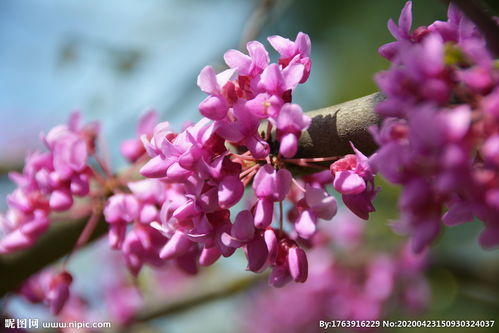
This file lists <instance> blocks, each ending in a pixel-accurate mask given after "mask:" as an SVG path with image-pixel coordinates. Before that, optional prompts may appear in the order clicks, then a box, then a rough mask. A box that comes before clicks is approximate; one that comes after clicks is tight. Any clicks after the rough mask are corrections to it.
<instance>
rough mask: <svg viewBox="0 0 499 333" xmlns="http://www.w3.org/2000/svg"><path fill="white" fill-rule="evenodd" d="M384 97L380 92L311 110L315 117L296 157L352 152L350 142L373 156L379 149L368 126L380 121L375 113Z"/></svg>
mask: <svg viewBox="0 0 499 333" xmlns="http://www.w3.org/2000/svg"><path fill="white" fill-rule="evenodd" d="M384 99H385V97H384V96H383V95H382V94H381V93H379V92H377V93H374V94H371V95H368V96H364V97H361V98H357V99H354V100H351V101H348V102H345V103H341V104H338V105H333V106H329V107H326V108H323V109H319V110H315V111H309V112H306V114H307V115H308V116H309V117H311V118H312V123H311V125H310V127H309V129H308V130H307V131H305V132H304V133H302V135H301V137H300V141H299V148H298V153H297V156H296V157H326V156H339V155H345V154H349V153H352V147H351V146H350V141H351V142H352V143H353V144H354V145H355V147H357V148H358V149H359V150H360V151H361V152H362V153H364V154H366V155H370V154H372V153H374V152H375V151H376V149H377V145H376V143H375V142H374V139H373V137H372V136H371V134H370V133H369V131H368V128H369V126H371V125H375V124H378V123H379V121H380V118H379V117H378V115H377V114H376V113H375V112H374V107H375V105H376V104H377V103H379V102H381V101H382V100H384Z"/></svg>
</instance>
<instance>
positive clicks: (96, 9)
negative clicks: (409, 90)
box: [0, 0, 499, 332]
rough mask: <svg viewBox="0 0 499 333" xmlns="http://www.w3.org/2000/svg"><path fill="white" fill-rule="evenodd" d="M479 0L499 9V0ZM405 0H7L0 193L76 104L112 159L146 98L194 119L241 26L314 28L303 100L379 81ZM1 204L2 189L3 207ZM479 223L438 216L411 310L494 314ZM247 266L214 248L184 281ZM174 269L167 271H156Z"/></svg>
mask: <svg viewBox="0 0 499 333" xmlns="http://www.w3.org/2000/svg"><path fill="white" fill-rule="evenodd" d="M488 3H489V4H490V5H491V6H495V11H496V13H497V10H498V8H497V6H498V5H497V3H495V2H494V1H488ZM403 5H404V1H401V0H378V1H369V0H355V1H327V0H314V1H298V0H294V1H293V0H261V1H259V0H254V1H243V0H211V1H201V0H184V1H179V0H178V1H173V0H172V1H167V0H163V1H162V0H150V1H140V0H108V1H97V0H93V1H88V0H87V1H76V0H31V1H29V0H2V1H0V45H2V47H1V48H0V194H1V195H2V198H3V197H5V194H6V193H8V192H10V191H11V190H12V188H13V185H12V184H11V183H10V182H9V181H8V179H7V177H6V170H10V169H19V168H21V167H22V161H23V158H24V154H25V153H26V151H27V150H29V149H32V148H34V147H38V146H39V140H38V138H39V133H40V132H43V131H45V132H46V131H47V130H48V129H50V128H51V127H52V126H54V125H56V124H59V123H62V122H65V120H66V119H67V117H68V115H69V113H70V112H71V111H72V110H75V109H79V110H81V111H82V114H83V116H84V119H85V120H86V121H89V120H99V121H100V122H101V125H102V136H103V137H104V138H105V145H106V146H108V150H109V153H110V155H111V160H112V165H113V168H114V169H115V170H118V169H119V168H121V167H123V166H124V165H125V162H124V160H123V159H122V158H121V157H120V155H119V150H118V149H117V147H118V145H119V143H120V142H121V141H122V140H123V139H125V138H129V137H133V136H134V135H135V126H136V125H135V124H136V121H137V119H138V117H139V116H140V114H141V113H142V112H143V111H144V110H146V109H148V108H151V107H153V108H155V109H156V110H158V112H159V113H160V115H161V120H168V121H169V122H171V123H172V125H173V127H175V128H177V129H180V127H181V126H182V124H183V123H184V122H185V121H187V120H197V119H199V118H200V116H199V114H198V111H197V105H198V104H199V102H200V101H201V100H202V99H203V98H204V94H203V93H202V92H201V91H199V89H198V88H197V86H196V78H197V75H198V73H199V71H200V70H201V68H203V67H204V66H205V65H208V64H210V65H213V66H215V67H216V68H218V69H222V68H223V53H224V52H225V51H226V50H228V49H230V48H240V49H242V50H244V43H245V41H247V40H248V38H251V39H257V40H259V41H261V42H263V43H264V44H265V45H266V46H267V47H268V49H269V52H270V53H271V54H272V51H271V48H270V46H269V44H268V43H267V42H266V37H267V36H269V35H274V34H278V35H282V36H284V37H288V38H290V39H294V38H295V36H296V33H297V32H299V31H303V32H306V33H308V34H309V35H310V37H311V40H312V62H313V66H312V74H311V76H310V79H309V81H308V82H307V83H306V84H305V85H303V86H301V87H299V88H298V89H297V91H296V93H295V95H294V101H295V102H296V103H299V104H301V106H302V107H303V109H304V110H312V109H316V108H320V107H324V106H328V105H332V104H337V103H340V102H343V101H346V100H349V99H353V98H357V97H361V96H364V95H367V94H370V93H372V92H375V91H376V90H377V89H376V86H375V84H374V83H373V80H372V77H373V75H374V74H375V73H376V72H377V71H380V70H383V69H386V68H387V67H388V62H387V61H385V60H384V59H382V58H381V57H380V56H379V55H378V54H377V48H378V47H379V46H381V45H382V44H384V43H386V42H389V41H391V40H393V37H392V36H391V35H390V34H389V32H388V30H387V28H386V22H387V21H388V19H389V18H394V19H398V16H399V13H400V10H401V8H402V7H403ZM413 16H414V22H413V27H417V26H420V25H428V24H430V23H431V22H433V21H435V20H437V19H445V18H446V5H445V4H444V3H443V2H440V1H434V0H433V1H432V0H415V1H414V4H413ZM241 45H243V46H241ZM244 51H245V50H244ZM272 55H273V56H274V58H273V59H274V60H275V58H276V57H275V54H272ZM397 191H398V190H397V189H396V188H390V187H389V186H384V187H383V191H382V192H381V194H380V195H379V197H378V199H377V205H376V207H377V209H378V213H376V214H375V215H374V216H373V219H372V220H370V221H369V222H368V223H367V224H366V226H365V228H366V230H365V233H366V241H368V242H370V246H371V247H372V248H379V249H383V248H386V247H387V246H389V245H387V244H390V242H400V240H401V239H403V238H402V237H401V236H398V235H395V234H394V233H393V232H392V231H391V229H390V228H389V226H388V223H389V221H390V220H392V219H396V217H397V215H396V214H397V213H396V207H395V204H394V203H395V202H396V198H397V193H398V192H397ZM5 207H6V204H5V201H4V200H3V199H2V201H1V202H0V208H1V210H4V209H5ZM333 223H334V222H333ZM480 229H481V223H470V224H466V225H462V226H458V227H455V228H447V230H446V232H445V234H444V235H443V236H442V237H441V239H440V240H439V242H438V244H437V245H436V246H435V247H434V248H433V249H432V253H431V260H430V266H429V268H428V270H427V277H428V278H429V281H430V286H431V295H432V296H431V300H430V303H429V305H428V307H427V309H426V311H424V312H423V313H422V314H419V315H418V316H417V317H416V318H429V319H447V318H448V319H499V318H498V314H499V285H498V284H497V281H498V279H497V278H498V277H499V264H498V263H499V260H498V259H499V251H497V250H495V251H485V250H482V249H481V248H479V246H478V245H477V235H478V233H479V231H480ZM99 246H100V245H98V244H96V245H95V246H92V247H89V248H88V249H86V250H85V251H84V252H83V253H82V254H81V255H80V257H79V258H78V260H77V261H75V262H73V263H72V264H73V265H74V266H75V267H73V269H74V270H77V271H78V272H81V273H76V272H75V274H74V275H77V276H78V279H77V281H76V284H75V288H76V289H79V290H80V292H81V293H83V294H86V295H87V297H88V298H89V299H90V300H92V299H93V301H94V303H96V304H97V306H96V309H97V310H96V311H98V309H99V306H98V304H99V297H100V294H99V293H100V291H99V289H98V288H97V287H96V286H95V285H94V283H93V282H94V281H96V280H99V279H100V278H102V277H101V276H100V275H101V274H100V273H101V272H99V271H98V270H96V268H95V267H94V266H93V265H92V264H91V263H92V261H93V260H94V257H95V254H96V253H97V252H98V251H99V250H98V248H99ZM244 267H245V262H244V257H243V255H242V254H240V255H239V256H236V257H233V258H230V259H228V260H227V259H226V260H222V261H221V263H220V264H217V265H215V266H214V267H211V268H209V269H204V270H202V271H201V274H200V275H199V276H198V277H196V278H194V279H191V280H189V281H187V282H185V284H186V285H184V287H183V289H182V288H180V289H181V290H183V291H185V293H186V294H189V293H195V291H196V290H195V289H197V288H204V287H205V286H213V285H217V284H222V283H225V282H224V281H226V280H227V281H228V280H231V279H233V278H234V277H238V276H241V274H242V275H244V276H246V274H243V273H244ZM0 274H1V273H0ZM147 274H148V272H146V273H145V275H147ZM177 278H178V277H176V276H175V275H173V277H168V278H166V280H165V284H168V283H169V282H168V281H176V279H177ZM181 279H185V278H181ZM175 283H176V282H175ZM175 283H174V285H175V286H176V284H175ZM182 283H184V282H182ZM160 287H161V286H160ZM177 296H178V295H177ZM183 296H185V295H182V297H183ZM164 297H169V296H168V293H166V294H165V296H164ZM247 297H248V296H247V294H245V293H242V294H237V295H235V296H231V297H228V298H224V299H222V300H217V301H212V302H208V303H206V304H204V305H202V306H198V307H195V308H193V309H191V310H185V311H181V312H178V313H176V314H174V315H171V316H167V317H164V318H161V319H155V320H153V321H151V322H149V323H147V324H144V325H142V326H141V329H142V330H144V331H151V332H153V331H158V332H191V331H197V332H199V331H201V332H234V331H238V329H237V327H238V325H239V324H238V323H239V322H240V320H241V312H240V311H238V310H241V309H242V308H243V307H244V306H243V304H247V300H246V298H247ZM0 306H3V304H2V303H0ZM9 310H10V311H11V313H12V314H15V315H16V316H22V315H25V316H26V315H27V314H30V315H32V314H36V315H38V316H40V317H42V316H44V314H43V309H40V308H36V307H32V306H28V305H27V304H25V303H23V302H22V301H13V302H10V303H9ZM33 316H34V315H33ZM410 318H412V317H410ZM325 319H327V318H325ZM395 319H404V318H401V317H400V316H398V317H395ZM276 320H279V319H278V318H277V319H276ZM496 324H497V323H496ZM405 331H407V330H405Z"/></svg>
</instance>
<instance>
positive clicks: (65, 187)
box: [0, 113, 98, 253]
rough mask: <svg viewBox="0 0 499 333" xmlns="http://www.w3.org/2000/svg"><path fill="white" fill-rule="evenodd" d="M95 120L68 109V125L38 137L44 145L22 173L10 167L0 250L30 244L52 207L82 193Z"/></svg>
mask: <svg viewBox="0 0 499 333" xmlns="http://www.w3.org/2000/svg"><path fill="white" fill-rule="evenodd" d="M97 134H98V126H97V124H95V123H91V124H88V125H86V126H81V125H80V116H79V114H78V113H73V114H72V115H71V118H70V120H69V123H68V124H67V125H59V126H56V127H54V128H53V129H52V130H50V132H49V133H48V134H47V135H45V136H43V137H42V140H43V143H44V144H45V146H46V148H47V149H48V151H46V152H39V151H35V152H32V153H30V154H29V155H28V156H27V158H26V161H25V166H24V170H23V173H22V174H21V173H17V172H11V173H10V174H9V176H10V178H11V179H12V180H13V181H14V182H15V183H16V185H17V188H16V189H15V190H14V191H13V192H12V193H11V194H10V195H8V197H7V203H8V205H9V210H8V211H7V213H6V214H5V215H0V228H1V230H2V231H3V233H4V237H3V238H2V239H1V240H0V253H10V252H13V251H16V250H18V249H23V248H26V247H29V246H31V245H33V244H34V242H35V241H36V240H37V238H38V237H39V236H40V235H41V234H42V233H43V232H44V231H45V230H46V229H47V228H48V226H49V223H50V219H49V214H50V213H51V212H62V211H66V210H68V209H69V208H71V206H72V205H73V201H74V196H80V197H83V196H87V195H88V194H89V191H90V180H91V178H92V177H93V174H94V173H93V171H92V170H91V168H90V167H89V165H88V158H89V156H91V155H92V154H93V153H94V150H95V145H94V142H95V138H96V136H97Z"/></svg>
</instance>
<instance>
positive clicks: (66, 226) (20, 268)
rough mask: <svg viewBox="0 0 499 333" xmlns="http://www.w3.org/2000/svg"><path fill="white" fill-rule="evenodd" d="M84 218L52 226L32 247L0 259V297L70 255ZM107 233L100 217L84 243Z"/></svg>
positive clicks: (85, 221)
mask: <svg viewBox="0 0 499 333" xmlns="http://www.w3.org/2000/svg"><path fill="white" fill-rule="evenodd" d="M87 221H88V217H84V218H81V219H78V220H73V221H60V222H57V223H54V224H53V225H52V226H51V227H50V229H49V230H48V231H47V232H46V233H45V234H43V235H42V236H41V237H40V239H38V241H37V242H36V244H35V245H33V246H32V247H30V248H28V249H26V250H22V251H17V252H15V253H12V254H7V255H2V256H0V297H2V296H4V295H5V294H6V293H7V292H9V291H12V290H16V289H17V288H18V287H19V286H20V284H21V283H22V282H23V281H24V280H26V279H27V278H29V277H30V276H31V275H33V274H35V273H36V272H38V271H40V270H41V269H43V268H44V267H46V266H48V265H49V264H51V263H53V262H55V261H56V260H57V259H60V258H61V257H63V256H64V255H66V254H68V253H70V252H71V250H72V249H73V247H74V245H75V244H76V242H77V240H78V237H79V236H80V234H81V232H82V231H83V229H84V228H85V225H86V223H87ZM106 232H107V223H106V222H105V221H104V217H103V216H101V217H100V221H99V223H98V224H97V227H96V228H95V230H94V232H93V233H92V235H91V236H90V238H89V241H88V243H90V242H92V241H93V240H95V239H97V238H99V237H100V236H102V235H104V234H105V233H106Z"/></svg>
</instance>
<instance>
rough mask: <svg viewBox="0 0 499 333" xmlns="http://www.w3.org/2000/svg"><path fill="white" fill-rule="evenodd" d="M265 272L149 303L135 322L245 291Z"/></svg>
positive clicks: (262, 277) (264, 275)
mask: <svg viewBox="0 0 499 333" xmlns="http://www.w3.org/2000/svg"><path fill="white" fill-rule="evenodd" d="M267 276H268V275H267V274H252V275H250V276H246V277H243V278H240V279H237V280H234V281H231V282H227V283H220V284H217V286H216V287H215V288H212V289H210V290H205V291H203V292H201V293H198V294H196V295H192V296H190V297H186V298H182V299H180V300H178V301H174V302H171V301H170V302H168V303H161V304H150V305H148V306H146V307H144V308H143V309H142V310H141V311H140V312H139V313H137V315H136V316H135V320H134V321H135V322H145V321H149V320H153V319H157V318H161V317H164V316H169V315H173V314H176V313H179V312H183V311H185V310H187V309H189V310H190V309H192V308H193V307H196V306H200V305H203V304H205V303H209V302H213V301H216V300H220V299H224V298H227V297H230V296H233V295H236V294H238V293H240V292H242V291H246V290H248V289H249V288H251V287H252V286H254V285H255V284H257V283H258V282H260V281H262V280H264V278H266V277H267Z"/></svg>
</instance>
